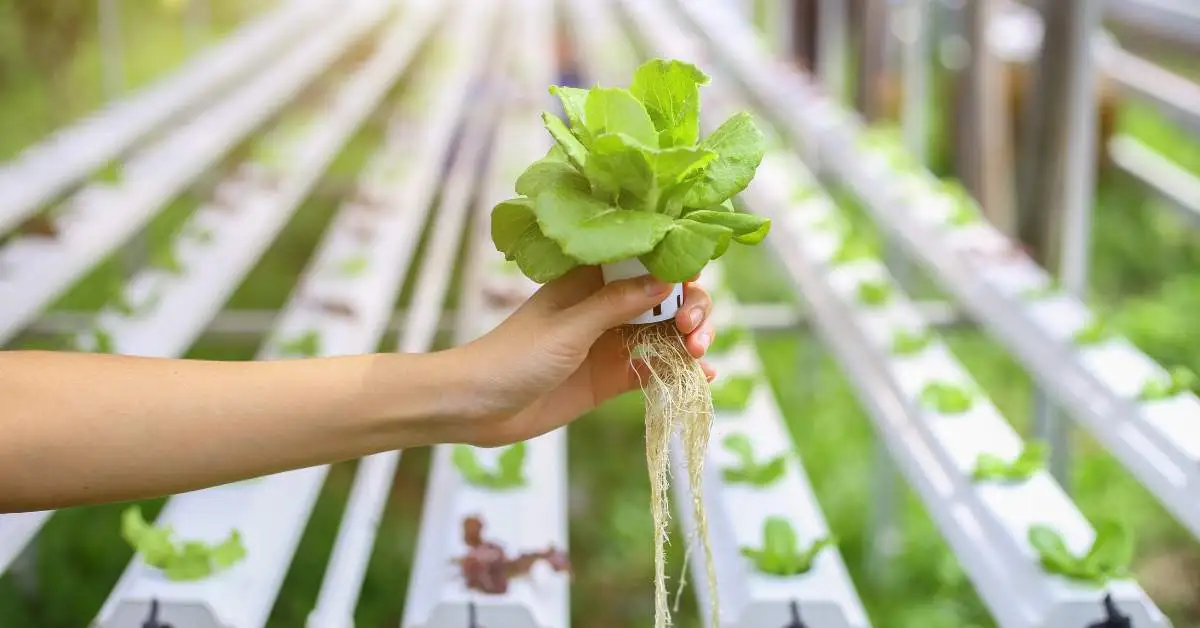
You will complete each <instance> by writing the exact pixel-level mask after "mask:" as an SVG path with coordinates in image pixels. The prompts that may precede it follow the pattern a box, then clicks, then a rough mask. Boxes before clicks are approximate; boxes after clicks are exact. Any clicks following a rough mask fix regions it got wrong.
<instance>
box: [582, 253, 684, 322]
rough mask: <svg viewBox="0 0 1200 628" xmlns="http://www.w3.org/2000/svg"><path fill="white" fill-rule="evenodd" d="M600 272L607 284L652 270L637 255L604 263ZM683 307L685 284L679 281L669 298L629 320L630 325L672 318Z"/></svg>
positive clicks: (646, 273)
mask: <svg viewBox="0 0 1200 628" xmlns="http://www.w3.org/2000/svg"><path fill="white" fill-rule="evenodd" d="M600 272H601V274H602V275H603V276H604V283H606V284H609V283H612V282H614V281H620V280H622V279H632V278H634V277H644V276H646V275H649V274H650V271H649V270H646V267H645V266H644V265H642V262H641V261H640V260H638V259H637V258H636V257H635V258H632V259H627V260H622V261H619V262H613V263H611V264H603V265H601V266H600ZM681 307H683V284H681V283H677V284H675V285H674V286H672V288H671V294H669V295H667V298H665V299H663V300H662V302H661V303H659V304H658V305H656V306H654V308H653V309H650V310H646V311H645V312H642V313H641V314H640V315H638V316H637V317H635V318H633V319H630V320H629V321H628V322H629V324H630V325H648V324H650V323H657V322H660V321H665V320H670V319H672V318H674V317H675V313H676V312H678V311H679V308H681Z"/></svg>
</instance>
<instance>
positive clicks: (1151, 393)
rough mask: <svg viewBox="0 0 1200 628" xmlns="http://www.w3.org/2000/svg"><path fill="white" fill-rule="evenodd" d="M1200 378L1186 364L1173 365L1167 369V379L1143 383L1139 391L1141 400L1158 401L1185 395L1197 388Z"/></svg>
mask: <svg viewBox="0 0 1200 628" xmlns="http://www.w3.org/2000/svg"><path fill="white" fill-rule="evenodd" d="M1197 385H1200V379H1198V378H1197V377H1196V373H1194V372H1193V371H1192V370H1191V369H1189V368H1188V367H1186V366H1173V367H1171V369H1170V370H1169V371H1167V377H1166V379H1165V380H1162V379H1152V380H1150V381H1148V382H1146V383H1145V384H1143V385H1142V390H1141V392H1139V393H1138V400H1139V401H1158V400H1161V399H1170V398H1172V397H1177V396H1179V395H1185V394H1187V393H1190V392H1192V391H1194V390H1196V388H1197Z"/></svg>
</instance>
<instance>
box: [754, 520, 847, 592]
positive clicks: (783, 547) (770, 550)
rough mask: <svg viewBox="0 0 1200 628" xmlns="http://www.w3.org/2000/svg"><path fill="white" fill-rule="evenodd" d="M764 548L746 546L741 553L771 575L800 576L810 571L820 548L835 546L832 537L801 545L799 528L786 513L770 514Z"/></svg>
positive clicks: (755, 565)
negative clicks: (808, 544) (795, 527)
mask: <svg viewBox="0 0 1200 628" xmlns="http://www.w3.org/2000/svg"><path fill="white" fill-rule="evenodd" d="M762 543H763V544H762V547H761V548H752V547H743V548H742V556H745V557H746V558H749V559H750V560H751V561H753V563H754V568H755V569H757V570H758V571H760V572H762V573H765V574H770V575H772V576H782V577H786V576H798V575H801V574H805V573H808V572H809V571H810V570H811V569H812V566H813V562H814V561H815V560H816V558H817V555H818V554H820V553H821V550H823V549H825V548H827V547H833V546H835V545H836V544H837V540H836V539H835V538H833V537H831V536H830V537H824V538H820V539H817V540H816V541H814V542H813V544H812V545H810V546H808V548H806V549H801V548H800V547H799V540H798V539H797V538H796V531H795V530H793V529H792V524H790V523H788V521H787V519H784V518H783V517H767V520H766V521H765V522H764V523H763V541H762Z"/></svg>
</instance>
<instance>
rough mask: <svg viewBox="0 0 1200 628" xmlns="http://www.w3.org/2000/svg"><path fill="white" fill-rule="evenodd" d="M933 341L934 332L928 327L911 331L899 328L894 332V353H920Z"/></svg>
mask: <svg viewBox="0 0 1200 628" xmlns="http://www.w3.org/2000/svg"><path fill="white" fill-rule="evenodd" d="M931 342H933V332H931V331H929V330H928V329H921V330H917V331H909V330H907V329H897V330H896V331H894V332H892V353H893V354H894V355H913V354H917V353H920V352H922V351H924V350H925V348H926V347H928V346H929V343H931Z"/></svg>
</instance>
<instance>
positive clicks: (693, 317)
mask: <svg viewBox="0 0 1200 628" xmlns="http://www.w3.org/2000/svg"><path fill="white" fill-rule="evenodd" d="M702 318H704V311H703V310H701V309H700V308H698V307H694V308H692V311H691V312H689V313H688V320H690V321H691V322H692V329H695V328H696V326H697V325H699V324H700V319H702Z"/></svg>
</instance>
